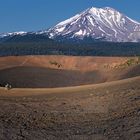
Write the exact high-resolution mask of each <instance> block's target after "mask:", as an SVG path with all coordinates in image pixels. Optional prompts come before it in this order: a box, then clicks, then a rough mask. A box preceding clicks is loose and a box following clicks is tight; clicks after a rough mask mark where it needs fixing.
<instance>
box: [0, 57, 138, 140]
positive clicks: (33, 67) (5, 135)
mask: <svg viewBox="0 0 140 140" xmlns="http://www.w3.org/2000/svg"><path fill="white" fill-rule="evenodd" d="M132 59H133V60H132ZM137 60H138V58H118V57H72V56H71V57H69V56H23V57H2V58H0V85H1V86H3V87H0V140H139V139H140V65H139V64H138V63H137ZM133 63H134V64H133ZM59 66H60V67H59ZM103 82H104V83H103ZM6 83H9V84H11V85H12V89H10V90H8V89H6V88H4V86H5V84H6ZM97 83H98V84H97ZM99 83H100V84H99ZM87 84H91V85H87ZM74 86H77V87H74ZM52 87H53V88H52ZM56 87H57V88H56ZM58 87H59V88H58ZM60 87H64V88H60Z"/></svg>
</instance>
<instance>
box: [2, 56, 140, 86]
mask: <svg viewBox="0 0 140 140" xmlns="http://www.w3.org/2000/svg"><path fill="white" fill-rule="evenodd" d="M129 59H130V58H126V57H124V58H121V57H120V58H119V57H76V56H22V57H2V58H0V68H1V70H0V84H1V86H4V85H6V83H9V84H11V85H12V87H20V88H25V87H26V88H47V87H53V88H54V87H69V86H79V85H87V84H97V83H104V82H108V81H116V80H121V79H127V78H131V77H135V76H139V75H140V65H132V66H129V67H127V66H125V67H120V65H121V64H124V63H125V62H127V61H128V60H129ZM135 59H136V58H135Z"/></svg>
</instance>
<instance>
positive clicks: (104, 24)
mask: <svg viewBox="0 0 140 140" xmlns="http://www.w3.org/2000/svg"><path fill="white" fill-rule="evenodd" d="M135 32H140V23H138V22H136V21H135V20H132V19H131V18H129V17H127V16H125V15H124V14H122V13H120V12H118V11H117V10H115V9H113V8H110V7H104V8H95V7H91V8H88V9H86V10H85V11H83V12H81V13H79V14H77V15H75V16H73V17H72V18H69V19H67V20H65V21H63V22H60V23H59V24H57V25H56V26H55V27H53V28H51V29H49V30H48V35H49V37H50V38H54V39H55V38H66V39H75V38H77V39H83V38H85V37H91V38H93V39H100V40H104V41H115V42H128V41H132V38H131V36H132V35H130V34H133V33H134V34H135ZM139 39H140V36H136V35H135V40H139Z"/></svg>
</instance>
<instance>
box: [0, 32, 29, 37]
mask: <svg viewBox="0 0 140 140" xmlns="http://www.w3.org/2000/svg"><path fill="white" fill-rule="evenodd" d="M25 34H27V32H24V31H19V32H11V33H1V34H0V38H4V37H8V36H15V35H25Z"/></svg>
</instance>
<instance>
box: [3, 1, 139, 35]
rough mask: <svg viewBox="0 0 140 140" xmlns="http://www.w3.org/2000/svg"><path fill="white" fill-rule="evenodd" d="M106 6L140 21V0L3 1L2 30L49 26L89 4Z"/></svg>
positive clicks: (33, 28) (11, 30) (32, 29)
mask: <svg viewBox="0 0 140 140" xmlns="http://www.w3.org/2000/svg"><path fill="white" fill-rule="evenodd" d="M106 6H109V7H113V8H115V9H117V10H119V11H120V12H122V13H124V14H126V15H127V16H129V17H131V18H133V19H135V20H137V21H140V0H0V33H2V32H13V31H37V30H40V29H47V28H49V27H52V26H54V25H55V24H57V23H59V22H60V21H63V20H65V19H67V18H70V17H71V16H73V15H75V14H77V13H79V12H81V11H83V10H85V9H87V8H89V7H106Z"/></svg>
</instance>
